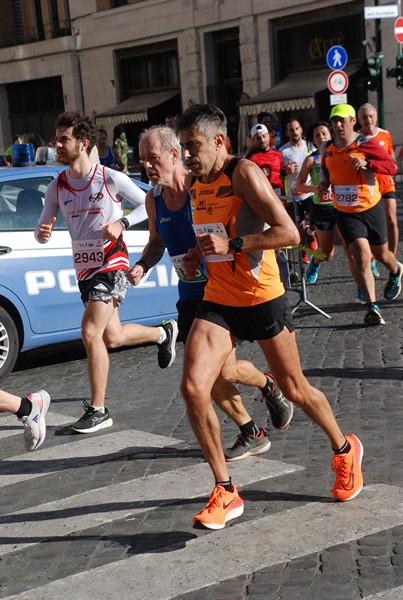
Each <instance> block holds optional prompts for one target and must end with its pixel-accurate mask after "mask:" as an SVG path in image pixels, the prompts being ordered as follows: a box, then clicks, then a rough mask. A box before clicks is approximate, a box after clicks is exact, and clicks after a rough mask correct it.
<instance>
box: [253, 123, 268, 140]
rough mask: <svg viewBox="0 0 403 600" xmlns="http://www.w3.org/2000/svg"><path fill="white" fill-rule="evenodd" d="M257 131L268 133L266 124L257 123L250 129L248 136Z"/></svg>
mask: <svg viewBox="0 0 403 600" xmlns="http://www.w3.org/2000/svg"><path fill="white" fill-rule="evenodd" d="M257 133H269V130H268V129H267V127H266V125H262V124H261V123H257V125H254V126H253V127H252V129H251V130H250V136H251V137H252V138H253V137H254V136H255V135H256V134H257Z"/></svg>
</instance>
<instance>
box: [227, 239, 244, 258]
mask: <svg viewBox="0 0 403 600" xmlns="http://www.w3.org/2000/svg"><path fill="white" fill-rule="evenodd" d="M230 246H231V248H233V249H234V251H235V254H239V252H241V249H242V246H243V239H242V238H241V237H235V238H232V240H231V241H230Z"/></svg>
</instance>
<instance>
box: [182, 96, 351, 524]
mask: <svg viewBox="0 0 403 600" xmlns="http://www.w3.org/2000/svg"><path fill="white" fill-rule="evenodd" d="M178 131H179V139H180V142H181V145H182V148H183V154H184V161H185V165H186V167H187V168H188V169H189V170H190V172H191V176H190V178H189V182H188V183H189V188H190V190H191V203H192V209H193V222H194V225H195V230H196V234H197V237H198V249H197V250H196V249H195V250H191V251H189V252H188V254H187V255H186V257H185V259H184V261H183V266H184V268H185V270H186V272H187V274H188V275H189V276H191V274H192V273H193V272H194V270H195V269H196V268H197V267H198V266H199V265H200V259H201V256H203V257H204V258H205V260H206V264H207V277H208V283H207V285H206V291H205V296H204V299H203V301H202V302H201V303H200V305H199V309H198V312H197V316H196V319H195V321H194V323H193V327H192V329H191V331H190V334H189V337H188V340H187V343H186V348H185V359H184V372H183V379H182V384H181V391H182V394H183V396H184V398H185V401H186V405H187V411H188V417H189V420H190V423H191V426H192V428H193V431H194V433H195V435H196V437H197V439H198V441H199V444H200V446H201V448H202V450H203V453H204V455H205V458H206V460H207V462H208V463H209V466H210V468H211V470H212V472H213V476H214V479H215V485H214V489H213V492H212V494H211V496H210V499H209V502H208V504H207V506H206V508H205V509H203V510H202V511H200V512H199V513H198V514H197V515H196V516H195V517H194V523H195V524H196V523H198V524H202V525H203V526H204V527H207V528H209V529H222V528H223V527H224V526H225V523H226V522H227V521H228V520H229V519H234V518H236V517H239V516H240V515H241V514H242V513H243V508H244V506H243V501H242V499H241V498H240V496H239V494H238V492H237V490H236V487H235V486H234V485H233V484H232V482H231V479H230V477H229V473H228V469H227V465H226V462H225V457H224V452H223V448H222V444H221V436H220V424H219V421H218V418H217V415H216V413H215V411H214V408H213V406H212V402H211V389H212V386H213V383H214V381H215V380H216V378H217V376H218V375H219V373H220V372H222V371H224V372H226V373H227V378H228V379H230V375H231V372H232V371H234V369H235V353H234V348H235V347H236V343H237V340H238V339H247V340H250V341H253V340H256V341H257V342H258V344H259V345H260V347H261V349H262V351H263V353H264V355H265V357H266V359H267V361H268V363H269V365H270V368H271V370H272V372H273V375H274V376H275V378H276V380H277V382H278V384H279V387H280V388H281V389H282V390H283V392H284V395H285V396H286V397H287V398H288V399H289V400H291V401H292V402H294V403H295V404H298V405H299V406H300V407H301V408H302V410H303V411H304V412H306V414H307V415H308V416H309V418H310V419H312V421H314V422H315V423H317V424H318V425H319V426H320V427H321V428H322V429H323V431H324V432H325V434H326V435H327V436H328V438H329V441H330V444H331V446H332V448H333V450H334V452H335V456H334V458H333V461H332V468H333V469H334V470H335V472H336V481H335V484H334V486H333V497H334V499H335V500H341V501H346V500H351V499H352V498H354V497H355V496H357V495H358V494H359V493H360V491H361V489H362V485H363V480H362V474H361V459H362V454H363V450H362V445H361V442H360V441H359V440H358V438H357V437H356V436H355V435H353V434H351V435H348V436H344V435H343V433H342V432H341V430H340V428H339V426H338V424H337V422H336V420H335V417H334V415H333V413H332V410H331V408H330V405H329V403H328V401H327V399H326V397H325V396H324V394H323V393H322V392H320V391H319V390H317V389H315V388H313V387H312V386H311V385H310V384H309V383H308V381H307V380H306V378H305V377H304V375H303V373H302V370H301V366H300V361H299V355H298V349H297V345H296V341H295V331H294V330H295V327H294V324H293V320H292V316H291V312H290V309H289V307H288V304H287V302H286V299H285V290H284V288H283V287H282V285H281V283H280V277H279V271H278V267H277V263H276V260H275V256H274V250H275V249H276V248H280V247H284V246H288V245H295V244H297V243H298V241H299V233H298V230H297V228H296V226H295V225H294V223H293V222H292V220H291V218H290V217H289V216H288V214H287V212H286V210H285V209H284V207H283V205H282V203H281V201H280V200H279V198H278V197H277V196H276V194H275V193H274V191H273V188H272V187H271V185H270V183H269V181H268V180H267V177H266V176H265V174H264V173H263V171H261V169H259V167H258V166H257V165H255V164H254V163H252V162H251V161H249V160H246V159H239V160H237V159H235V158H234V157H233V156H230V155H228V153H227V151H226V148H225V138H226V134H227V122H226V118H225V115H224V114H223V113H222V111H221V110H220V109H219V108H217V107H214V106H210V105H206V104H193V105H192V106H190V107H189V108H188V109H187V110H186V111H185V113H184V114H183V115H182V116H181V117H180V118H179V120H178ZM268 226H269V227H268ZM247 364H248V363H247ZM249 364H251V363H249ZM245 368H246V370H247V366H246V367H245ZM245 376H247V372H245Z"/></svg>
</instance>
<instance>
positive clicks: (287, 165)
mask: <svg viewBox="0 0 403 600" xmlns="http://www.w3.org/2000/svg"><path fill="white" fill-rule="evenodd" d="M286 134H287V137H288V139H289V141H288V142H287V144H284V146H281V148H280V152H281V154H282V156H283V165H284V170H285V173H286V176H285V180H284V188H285V194H286V196H287V199H288V202H289V210H290V214H291V217H292V218H293V219H294V221H295V223H296V225H297V227H298V229H299V232H300V234H301V240H302V241H305V237H307V242H308V246H309V247H310V248H311V250H316V249H317V247H318V242H317V239H316V236H315V234H314V233H312V234H309V233H308V235H306V234H305V224H306V220H307V218H308V220H309V214H310V212H311V206H312V196H313V194H312V192H308V193H304V192H301V191H300V190H298V188H297V179H298V173H299V171H300V169H301V167H302V163H303V162H304V160H305V158H306V156H307V155H308V154H310V153H311V152H312V151H313V150H314V146H313V145H312V144H310V143H308V144H307V143H306V141H305V140H304V138H303V129H302V126H301V123H300V122H299V121H298V119H296V118H295V117H290V118H289V119H287V124H286ZM306 183H307V184H308V185H310V184H311V178H310V176H309V175H308V179H307V181H306ZM302 262H304V263H309V256H308V255H307V253H306V252H302Z"/></svg>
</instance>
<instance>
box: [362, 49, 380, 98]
mask: <svg viewBox="0 0 403 600" xmlns="http://www.w3.org/2000/svg"><path fill="white" fill-rule="evenodd" d="M382 58H383V55H382V54H380V53H379V54H376V55H375V56H369V57H368V58H367V59H365V61H364V68H363V71H364V76H365V80H366V86H367V89H369V90H372V91H374V90H377V89H378V87H379V80H380V78H381V77H382Z"/></svg>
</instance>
